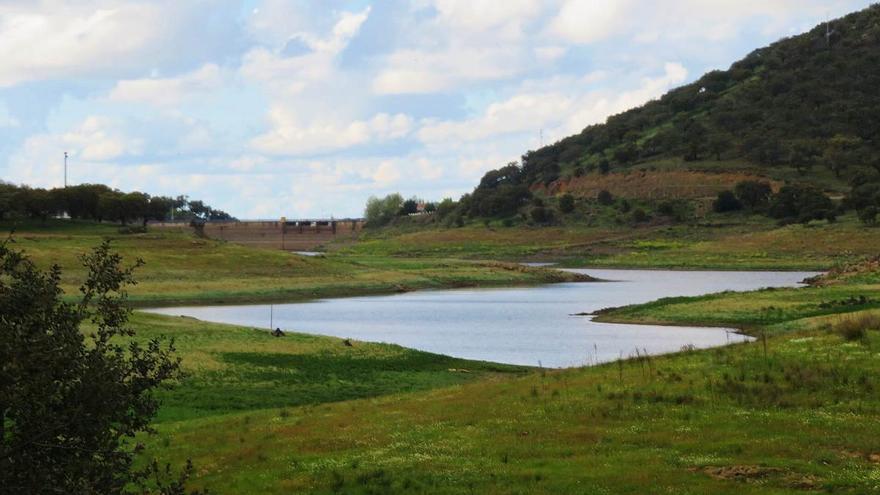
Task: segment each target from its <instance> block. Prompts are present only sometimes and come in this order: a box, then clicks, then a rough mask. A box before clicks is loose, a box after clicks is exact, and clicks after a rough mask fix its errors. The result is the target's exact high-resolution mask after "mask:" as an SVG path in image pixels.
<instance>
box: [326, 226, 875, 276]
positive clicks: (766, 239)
mask: <svg viewBox="0 0 880 495" xmlns="http://www.w3.org/2000/svg"><path fill="white" fill-rule="evenodd" d="M877 246H880V228H868V227H865V226H864V225H863V224H861V223H859V221H858V220H857V219H856V218H855V216H854V215H853V214H849V215H845V216H842V217H841V218H840V219H839V220H838V221H837V222H836V223H831V224H829V223H826V222H812V223H810V224H808V225H800V224H797V225H787V226H782V227H780V226H778V225H777V224H776V222H774V221H772V220H770V219H767V218H762V217H756V216H748V215H738V214H727V215H712V216H709V217H707V219H706V220H704V221H701V222H695V223H681V224H668V223H656V224H646V225H642V226H638V227H635V228H634V227H633V226H631V225H617V226H615V225H611V224H609V223H607V222H604V223H602V225H599V226H586V225H579V224H576V225H562V226H557V227H528V226H514V227H503V226H501V225H500V224H496V223H489V224H488V225H468V226H465V227H462V228H433V229H431V228H417V229H406V228H400V229H388V230H385V231H382V232H381V233H379V234H374V235H372V236H368V237H366V238H365V239H363V240H361V241H360V242H358V243H357V244H355V245H354V246H351V247H348V248H344V249H343V250H342V251H341V252H344V253H346V254H348V255H351V256H355V257H358V256H382V257H419V258H432V257H457V258H463V259H501V260H514V261H525V260H528V261H554V262H560V263H561V264H562V265H563V266H572V267H584V266H590V267H608V268H612V267H613V268H681V269H698V268H707V269H709V268H711V269H730V270H826V269H829V268H832V267H834V266H839V265H842V264H846V263H852V262H857V261H859V260H861V259H864V258H865V257H869V256H874V255H876V254H877Z"/></svg>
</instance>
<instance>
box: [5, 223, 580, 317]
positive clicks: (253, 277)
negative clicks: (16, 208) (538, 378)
mask: <svg viewBox="0 0 880 495" xmlns="http://www.w3.org/2000/svg"><path fill="white" fill-rule="evenodd" d="M3 227H4V230H10V229H13V228H14V229H16V234H15V236H14V239H13V242H14V243H15V245H16V246H17V247H19V248H21V249H23V250H24V251H26V252H27V253H28V254H29V255H30V256H31V257H32V258H33V259H34V261H35V262H36V263H37V264H39V265H40V266H43V267H48V266H49V265H50V264H52V263H57V264H58V265H60V266H61V267H62V268H63V269H64V271H63V274H62V279H61V285H62V288H64V290H65V291H66V292H68V293H70V294H73V293H75V292H76V290H77V288H78V287H79V284H80V283H82V280H83V279H84V272H83V270H82V267H81V266H80V264H79V262H78V257H79V255H81V254H82V253H84V252H86V251H88V250H89V249H91V248H92V247H93V246H96V245H98V244H100V243H101V241H102V240H103V239H112V242H113V247H114V249H116V250H118V251H119V252H120V253H121V254H122V255H123V256H125V257H126V258H130V259H134V258H136V257H140V258H142V259H143V260H144V261H145V262H146V264H145V266H144V267H143V268H142V269H141V270H140V272H139V274H138V284H137V285H136V286H135V287H133V288H132V289H131V291H130V294H131V297H130V299H131V301H132V303H134V304H139V305H145V304H153V305H155V304H169V303H171V304H173V303H224V302H245V301H272V300H285V301H290V300H299V299H314V298H318V297H332V296H343V295H355V294H370V293H389V292H399V291H406V290H413V289H420V288H448V287H473V286H482V285H487V286H499V285H524V284H539V283H548V282H562V281H574V280H578V279H579V278H578V277H576V276H574V275H571V274H564V273H560V272H557V271H554V270H546V269H533V268H528V267H523V266H520V265H517V264H514V263H498V262H475V261H460V260H455V259H443V258H435V259H398V258H390V257H376V256H369V257H355V256H351V257H348V256H345V257H343V256H333V255H329V256H325V257H304V256H298V255H295V254H291V253H286V252H282V251H273V250H255V249H252V248H247V247H243V246H238V245H234V244H228V243H224V242H222V241H215V240H210V239H202V238H197V237H195V236H194V235H193V234H192V233H191V232H189V231H186V232H184V231H180V232H174V231H169V230H162V231H157V232H153V231H150V232H148V233H145V234H120V233H119V232H118V229H117V228H116V227H114V226H112V225H99V224H93V223H80V222H71V221H61V220H48V221H47V222H46V223H42V222H39V221H38V222H31V223H17V224H12V223H7V224H5V225H4V226H3Z"/></svg>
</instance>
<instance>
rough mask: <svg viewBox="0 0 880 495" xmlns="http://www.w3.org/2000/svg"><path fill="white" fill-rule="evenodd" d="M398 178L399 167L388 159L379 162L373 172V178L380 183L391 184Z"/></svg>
mask: <svg viewBox="0 0 880 495" xmlns="http://www.w3.org/2000/svg"><path fill="white" fill-rule="evenodd" d="M398 179H400V169H398V167H397V165H395V164H394V163H392V162H390V161H384V162H382V163H380V164H379V166H378V167H377V168H376V171H375V172H374V173H373V180H375V181H376V182H378V183H379V184H380V185H388V184H393V183H395V182H397V181H398Z"/></svg>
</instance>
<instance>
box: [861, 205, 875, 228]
mask: <svg viewBox="0 0 880 495" xmlns="http://www.w3.org/2000/svg"><path fill="white" fill-rule="evenodd" d="M878 213H880V212H878V210H877V207H876V206H866V207H865V208H862V209H861V210H858V214H859V220H861V222H862V223H864V224H865V225H875V224H876V223H877V215H878Z"/></svg>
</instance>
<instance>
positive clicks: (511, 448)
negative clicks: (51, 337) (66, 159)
mask: <svg viewBox="0 0 880 495" xmlns="http://www.w3.org/2000/svg"><path fill="white" fill-rule="evenodd" d="M878 232H880V229H863V228H861V227H859V226H858V225H857V224H856V223H855V222H854V221H853V220H852V219H849V218H844V219H843V221H842V222H841V223H839V224H836V225H830V226H828V225H824V224H822V225H811V226H809V227H806V228H805V227H803V226H791V227H785V228H776V227H775V226H773V225H772V224H770V223H769V222H763V221H753V220H751V219H745V218H737V217H730V218H727V219H725V221H724V222H722V223H721V225H720V226H718V227H711V228H710V227H705V226H704V227H696V226H677V227H675V226H673V227H669V226H653V227H648V228H640V229H636V230H630V229H623V228H619V229H597V228H556V229H542V230H532V229H526V228H512V229H495V230H490V229H485V228H473V227H468V228H464V229H452V230H437V231H425V232H410V233H403V234H398V235H390V236H387V237H385V238H373V239H372V240H369V241H367V242H363V243H361V244H358V245H356V246H354V247H352V248H350V249H348V250H343V251H341V252H340V253H339V254H334V255H330V256H327V257H324V258H302V257H298V256H293V255H289V254H286V253H281V252H274V251H255V250H251V249H248V248H243V247H238V246H234V245H229V244H224V243H220V242H215V241H207V240H203V239H196V238H193V237H191V236H186V235H182V234H165V233H163V234H152V233H151V234H142V235H132V236H123V235H119V234H118V233H117V232H116V230H115V229H113V228H110V227H106V226H95V225H91V226H76V225H73V224H70V223H67V224H64V223H51V224H50V225H48V226H46V227H40V226H29V227H28V228H26V229H25V228H22V229H20V230H19V233H18V234H17V235H16V237H15V242H16V243H17V244H18V245H19V247H24V248H25V249H26V250H27V251H28V252H29V253H31V254H32V255H34V257H35V258H36V259H37V260H38V262H40V263H41V264H43V265H47V264H49V263H51V262H58V263H60V264H62V265H63V266H64V267H65V268H71V267H75V266H76V259H77V256H78V255H79V254H80V253H82V252H84V251H86V250H87V249H88V248H90V247H91V246H93V245H94V244H96V243H97V242H99V241H100V240H101V238H103V237H113V238H114V244H115V245H116V246H117V247H118V248H119V249H120V251H122V253H123V254H124V255H126V256H127V257H131V256H141V257H143V258H145V259H146V261H147V266H145V267H144V268H143V270H142V271H141V273H140V278H141V280H143V282H142V283H141V284H140V285H139V286H138V287H137V288H136V290H135V291H133V293H132V295H133V297H134V298H135V299H136V300H137V301H138V302H141V303H144V302H150V301H154V302H155V301H178V300H179V301H194V302H207V301H216V300H230V301H231V300H239V301H241V300H261V299H272V298H304V297H315V296H326V295H333V294H343V293H346V292H347V291H351V292H352V293H355V292H360V293H364V292H370V291H386V290H394V289H398V290H405V289H409V288H417V287H449V286H455V285H458V284H461V285H486V284H488V285H492V284H516V283H536V282H540V281H548V280H551V281H552V280H560V278H558V277H560V276H559V275H554V272H552V271H547V270H529V269H525V268H522V267H519V266H517V265H515V264H503V263H495V262H486V261H478V260H481V259H486V258H489V257H491V256H492V255H493V253H500V254H502V255H503V256H505V257H506V258H508V259H520V258H521V257H528V258H531V259H547V258H555V259H561V260H568V261H569V262H575V261H577V260H579V259H585V260H590V261H592V262H595V263H596V264H605V265H606V266H646V267H656V266H683V267H688V268H696V267H705V266H712V267H720V268H742V267H762V268H767V267H773V268H779V267H792V268H794V267H796V268H829V267H833V266H842V265H845V264H847V263H849V262H854V261H857V260H860V259H863V258H865V257H867V256H869V255H871V254H873V251H875V250H876V246H878V245H880V244H878V243H877V242H876V241H877V239H876V236H877V234H878ZM644 253H647V254H644ZM459 258H469V260H467V261H462V260H461V259H459ZM679 264H680V265H679ZM875 265H876V264H874V265H870V264H865V265H862V266H861V267H858V269H855V270H852V269H850V270H847V271H844V272H843V273H840V274H835V275H834V276H832V277H830V278H829V279H828V280H827V281H826V283H825V284H824V285H822V286H818V287H813V288H807V289H780V290H764V291H756V292H752V293H748V294H738V293H724V294H716V295H708V296H702V297H697V298H687V299H684V298H676V299H667V300H662V301H658V302H653V303H648V304H646V305H641V306H634V307H627V308H620V309H618V310H614V311H609V312H607V313H605V314H604V315H603V316H602V318H604V319H607V320H614V321H642V322H647V321H650V322H659V323H690V324H702V325H723V326H736V327H743V328H745V329H746V330H747V331H748V332H749V333H752V334H753V335H757V336H760V337H761V338H760V339H759V340H758V341H757V342H754V343H750V344H742V345H735V346H730V347H726V348H721V349H713V350H707V351H684V352H681V353H679V354H675V355H669V356H662V357H652V358H641V359H631V360H627V361H621V362H619V363H611V364H607V365H603V366H597V367H592V368H583V369H569V370H560V371H548V370H543V371H542V370H534V369H528V368H521V367H514V366H504V365H497V364H492V363H481V362H473V361H465V360H460V359H455V358H450V357H445V356H437V355H433V354H428V353H423V352H418V351H413V350H409V349H404V348H401V347H397V346H389V345H380V344H368V343H362V342H354V343H353V345H352V346H347V345H345V343H344V341H342V340H340V339H334V338H325V337H317V336H308V335H301V334H289V335H287V336H285V337H283V338H274V337H271V336H270V335H268V334H267V333H265V332H264V331H262V330H256V329H252V328H243V327H234V326H226V325H217V324H209V323H204V322H199V321H196V320H192V319H188V318H171V317H165V316H158V315H150V314H143V313H136V314H135V315H134V318H133V321H132V324H133V326H134V327H135V328H136V329H137V331H138V338H140V339H146V338H151V337H156V336H163V335H164V336H169V337H174V338H175V339H176V342H177V346H178V348H179V352H180V355H181V357H182V358H183V365H184V370H185V371H186V373H187V374H186V376H185V377H184V378H183V379H182V380H181V382H180V383H179V384H178V386H177V387H176V388H174V389H173V390H169V391H162V392H161V398H162V399H163V401H164V405H163V408H162V409H161V411H160V414H159V417H158V418H157V423H156V427H157V429H158V435H157V436H154V437H149V438H144V439H143V440H145V441H146V446H147V451H146V455H147V456H149V457H153V456H155V457H158V458H159V459H160V460H161V461H163V462H170V463H172V465H176V466H179V465H182V464H183V462H184V461H185V460H186V459H192V460H193V461H194V463H195V473H194V478H193V480H192V485H193V487H199V488H209V489H211V490H212V491H213V492H215V493H233V494H234V493H292V492H295V493H300V492H303V493H450V494H470V493H523V494H531V493H538V494H541V493H596V494H599V493H614V494H617V493H624V494H625V493H631V494H643V493H676V494H678V493H682V494H689V493H690V494H704V493H711V494H743V493H756V494H788V493H804V492H810V491H815V492H824V493H847V494H863V493H876V492H878V491H880V421H878V417H880V393H878V390H880V378H878V377H880V359H878V356H880V329H876V328H866V329H864V332H861V331H854V330H853V329H852V328H849V327H851V326H853V325H856V324H855V323H844V322H849V321H850V319H851V318H853V315H854V314H858V315H875V316H871V317H864V318H863V319H862V318H860V319H859V321H862V320H863V321H868V322H870V321H873V322H876V321H877V320H878V318H877V316H876V315H880V311H878V310H877V309H875V308H878V307H880V305H878V301H880V269H878V267H877V266H875ZM82 275H83V273H82V271H81V270H80V271H77V270H76V269H75V268H73V269H71V270H70V271H67V272H65V279H64V282H65V284H66V288H67V289H68V290H75V287H76V285H77V284H78V283H79V280H80V278H81V277H82ZM853 336H855V337H853Z"/></svg>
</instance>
